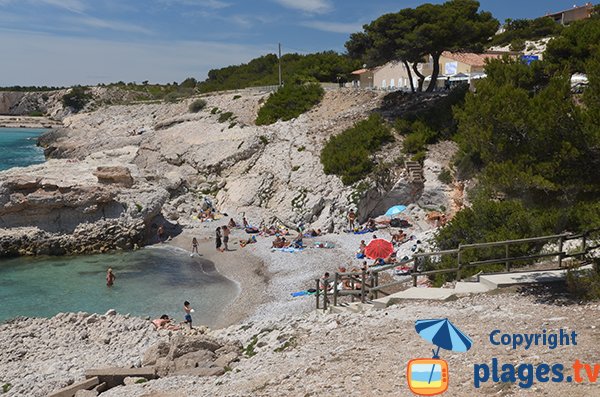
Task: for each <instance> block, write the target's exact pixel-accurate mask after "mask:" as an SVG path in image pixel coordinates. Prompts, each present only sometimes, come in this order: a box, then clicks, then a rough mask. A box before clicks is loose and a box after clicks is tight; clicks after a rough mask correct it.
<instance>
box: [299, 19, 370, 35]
mask: <svg viewBox="0 0 600 397" xmlns="http://www.w3.org/2000/svg"><path fill="white" fill-rule="evenodd" d="M301 25H302V26H306V27H308V28H313V29H316V30H322V31H324V32H332V33H346V34H349V33H355V32H360V31H361V30H362V24H361V23H339V22H325V21H307V22H303V23H301Z"/></svg>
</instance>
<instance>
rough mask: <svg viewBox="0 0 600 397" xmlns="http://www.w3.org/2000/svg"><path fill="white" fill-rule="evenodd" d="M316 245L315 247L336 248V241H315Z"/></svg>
mask: <svg viewBox="0 0 600 397" xmlns="http://www.w3.org/2000/svg"><path fill="white" fill-rule="evenodd" d="M314 247H315V248H335V244H334V243H330V242H328V241H325V242H315V243H314Z"/></svg>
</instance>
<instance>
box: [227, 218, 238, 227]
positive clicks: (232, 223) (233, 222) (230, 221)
mask: <svg viewBox="0 0 600 397" xmlns="http://www.w3.org/2000/svg"><path fill="white" fill-rule="evenodd" d="M227 226H229V228H230V229H234V228H236V227H238V224H237V223H236V222H235V221H234V220H233V218H231V219H229V223H228V224H227Z"/></svg>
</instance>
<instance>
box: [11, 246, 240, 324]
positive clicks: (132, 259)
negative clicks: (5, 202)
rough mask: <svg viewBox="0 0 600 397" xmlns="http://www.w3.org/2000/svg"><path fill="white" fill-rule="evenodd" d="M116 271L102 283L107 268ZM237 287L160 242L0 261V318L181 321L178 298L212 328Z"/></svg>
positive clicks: (197, 319)
mask: <svg viewBox="0 0 600 397" xmlns="http://www.w3.org/2000/svg"><path fill="white" fill-rule="evenodd" d="M109 267H111V268H112V269H113V272H114V273H115V275H116V277H117V278H116V280H115V283H114V285H113V286H112V287H108V286H107V285H106V270H107V269H108V268H109ZM237 294H238V287H237V285H236V284H235V283H234V282H233V281H231V280H229V279H227V278H225V277H223V276H222V275H220V274H219V273H218V272H216V270H215V269H214V266H213V265H212V263H210V262H208V261H205V260H203V259H202V258H201V257H194V258H191V257H190V254H189V252H186V251H184V250H182V249H178V248H173V247H168V246H162V247H148V248H144V249H141V250H138V251H133V252H122V253H113V254H102V255H91V256H76V257H46V258H25V257H20V258H15V259H3V260H0V302H1V303H0V322H4V321H6V320H7V319H10V318H14V317H18V316H26V317H51V316H53V315H55V314H57V313H60V312H79V311H83V312H88V313H99V314H104V313H105V312H106V311H107V310H109V309H115V310H116V311H117V312H118V313H122V314H126V313H130V314H132V315H135V316H141V317H146V316H149V317H151V318H157V317H159V316H160V315H162V314H168V315H169V316H171V317H174V318H175V319H176V320H178V321H183V316H184V315H185V313H184V312H183V302H184V301H186V300H187V301H189V302H190V304H191V307H192V308H193V309H194V313H193V314H192V318H193V322H194V325H200V324H202V325H207V326H214V325H215V323H216V322H217V319H218V317H219V315H220V314H221V313H222V308H223V307H224V306H225V305H227V304H228V303H230V302H231V301H232V300H233V299H235V298H236V297H237Z"/></svg>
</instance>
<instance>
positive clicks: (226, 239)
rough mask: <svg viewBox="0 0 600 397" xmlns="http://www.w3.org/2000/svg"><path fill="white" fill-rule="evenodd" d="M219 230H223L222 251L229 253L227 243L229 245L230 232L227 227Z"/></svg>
mask: <svg viewBox="0 0 600 397" xmlns="http://www.w3.org/2000/svg"><path fill="white" fill-rule="evenodd" d="M221 229H223V251H229V247H228V246H227V243H229V235H230V234H231V231H230V230H229V228H228V227H227V226H221Z"/></svg>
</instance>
